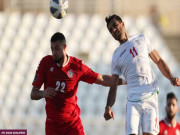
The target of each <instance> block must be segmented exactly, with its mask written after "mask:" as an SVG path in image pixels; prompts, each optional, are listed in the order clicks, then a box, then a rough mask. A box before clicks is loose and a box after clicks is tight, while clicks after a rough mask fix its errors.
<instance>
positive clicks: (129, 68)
mask: <svg viewBox="0 0 180 135" xmlns="http://www.w3.org/2000/svg"><path fill="white" fill-rule="evenodd" d="M117 51H119V52H117V53H119V54H120V55H119V57H120V58H118V64H119V67H120V69H121V72H122V74H123V75H124V76H125V78H126V79H130V78H133V77H135V76H137V75H139V76H145V75H147V73H149V72H151V68H150V65H149V54H148V51H147V45H146V42H145V41H144V38H143V37H140V36H138V37H136V38H132V39H131V40H130V41H127V43H125V44H123V45H122V47H121V48H120V49H119V50H117Z"/></svg>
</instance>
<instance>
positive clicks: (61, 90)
mask: <svg viewBox="0 0 180 135" xmlns="http://www.w3.org/2000/svg"><path fill="white" fill-rule="evenodd" d="M60 86H61V89H59V87H60ZM65 86H66V84H65V82H60V81H57V82H56V88H55V91H60V92H62V93H64V88H65Z"/></svg>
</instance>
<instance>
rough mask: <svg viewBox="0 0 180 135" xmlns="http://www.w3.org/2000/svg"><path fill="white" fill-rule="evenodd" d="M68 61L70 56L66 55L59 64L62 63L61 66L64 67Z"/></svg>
mask: <svg viewBox="0 0 180 135" xmlns="http://www.w3.org/2000/svg"><path fill="white" fill-rule="evenodd" d="M67 62H68V56H67V55H65V56H64V59H62V61H60V62H59V65H60V66H61V67H63V66H64V65H66V64H67Z"/></svg>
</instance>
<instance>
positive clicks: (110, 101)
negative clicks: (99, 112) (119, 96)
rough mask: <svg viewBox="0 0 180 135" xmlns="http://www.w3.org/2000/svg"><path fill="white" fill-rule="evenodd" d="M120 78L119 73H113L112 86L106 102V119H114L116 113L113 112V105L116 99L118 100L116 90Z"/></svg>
mask: <svg viewBox="0 0 180 135" xmlns="http://www.w3.org/2000/svg"><path fill="white" fill-rule="evenodd" d="M118 80H119V76H118V75H112V79H111V86H110V90H109V94H108V99H107V104H106V107H105V112H104V118H105V120H109V119H111V118H113V119H114V113H113V111H112V109H111V107H112V106H113V105H114V103H115V100H116V91H117V86H118Z"/></svg>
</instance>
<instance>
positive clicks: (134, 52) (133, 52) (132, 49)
mask: <svg viewBox="0 0 180 135" xmlns="http://www.w3.org/2000/svg"><path fill="white" fill-rule="evenodd" d="M129 51H130V54H131V55H132V56H133V58H134V57H135V56H137V55H138V53H137V51H136V49H135V47H133V48H131V49H130V50H129Z"/></svg>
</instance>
